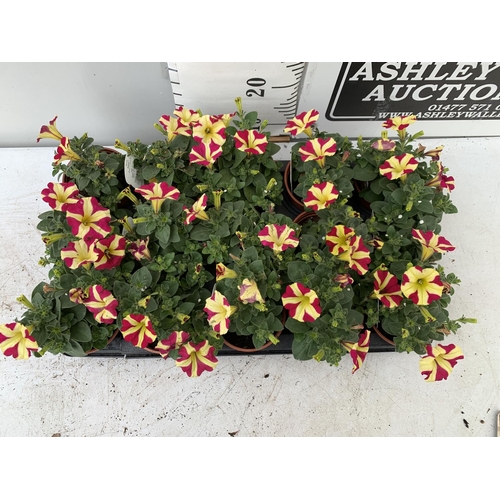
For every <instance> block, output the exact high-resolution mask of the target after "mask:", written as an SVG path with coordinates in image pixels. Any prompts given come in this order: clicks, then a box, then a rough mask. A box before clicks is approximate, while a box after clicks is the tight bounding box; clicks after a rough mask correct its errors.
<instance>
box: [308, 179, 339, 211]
mask: <svg viewBox="0 0 500 500" xmlns="http://www.w3.org/2000/svg"><path fill="white" fill-rule="evenodd" d="M338 197H339V192H338V191H337V188H336V187H335V186H334V185H333V184H332V183H331V182H321V183H320V184H314V185H313V186H312V187H311V188H310V189H309V190H308V191H307V195H306V197H305V198H304V205H305V206H306V207H309V208H312V209H313V210H314V211H318V210H323V209H324V208H327V207H329V206H330V205H331V204H332V203H333V202H335V200H336V199H337V198H338Z"/></svg>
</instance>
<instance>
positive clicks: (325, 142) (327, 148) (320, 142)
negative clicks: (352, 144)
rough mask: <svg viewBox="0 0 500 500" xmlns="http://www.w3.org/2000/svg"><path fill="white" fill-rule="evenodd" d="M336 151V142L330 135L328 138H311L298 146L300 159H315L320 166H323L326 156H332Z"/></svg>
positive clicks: (305, 160)
mask: <svg viewBox="0 0 500 500" xmlns="http://www.w3.org/2000/svg"><path fill="white" fill-rule="evenodd" d="M336 151H337V143H336V142H335V139H333V138H332V137H330V138H328V139H321V138H319V137H318V138H316V139H311V140H310V141H307V142H306V143H305V144H304V146H302V147H301V148H299V153H300V158H301V159H302V161H304V162H307V161H315V162H316V163H317V164H318V165H319V166H320V167H324V166H325V162H326V157H327V156H333V155H334V154H335V153H336Z"/></svg>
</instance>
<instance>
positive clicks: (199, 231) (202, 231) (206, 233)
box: [189, 225, 213, 241]
mask: <svg viewBox="0 0 500 500" xmlns="http://www.w3.org/2000/svg"><path fill="white" fill-rule="evenodd" d="M212 231H213V228H211V227H206V226H201V225H198V226H194V227H193V229H192V231H191V232H190V233H189V236H190V237H191V238H192V239H193V240H195V241H208V240H209V239H210V235H211V234H212Z"/></svg>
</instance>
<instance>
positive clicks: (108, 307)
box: [83, 285, 118, 324]
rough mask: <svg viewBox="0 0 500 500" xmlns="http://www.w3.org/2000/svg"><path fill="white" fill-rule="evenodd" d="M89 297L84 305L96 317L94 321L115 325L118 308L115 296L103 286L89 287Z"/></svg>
mask: <svg viewBox="0 0 500 500" xmlns="http://www.w3.org/2000/svg"><path fill="white" fill-rule="evenodd" d="M87 295H88V297H87V298H86V299H85V300H84V301H83V304H84V305H85V307H86V308H87V309H88V310H89V311H90V312H91V313H92V314H93V315H94V319H95V320H96V321H97V322H98V323H105V324H110V323H113V322H114V321H115V319H116V318H117V312H116V308H117V307H118V301H117V300H116V299H115V298H114V297H113V294H112V293H111V292H110V291H109V290H105V289H104V288H103V286H102V285H93V286H91V287H89V289H88V291H87Z"/></svg>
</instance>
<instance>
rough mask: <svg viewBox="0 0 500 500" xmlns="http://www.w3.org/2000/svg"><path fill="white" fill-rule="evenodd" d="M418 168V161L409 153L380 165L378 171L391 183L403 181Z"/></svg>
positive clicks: (394, 157)
mask: <svg viewBox="0 0 500 500" xmlns="http://www.w3.org/2000/svg"><path fill="white" fill-rule="evenodd" d="M417 167H418V161H417V160H416V159H415V157H414V156H413V155H411V154H409V153H405V154H402V155H398V156H393V157H392V158H389V159H388V160H386V161H385V162H384V163H382V165H380V167H379V170H380V173H381V174H382V175H384V176H385V177H387V178H388V179H390V180H391V181H393V180H396V179H401V178H402V179H404V178H406V176H407V175H408V174H411V173H412V172H414V171H415V169H416V168H417Z"/></svg>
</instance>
